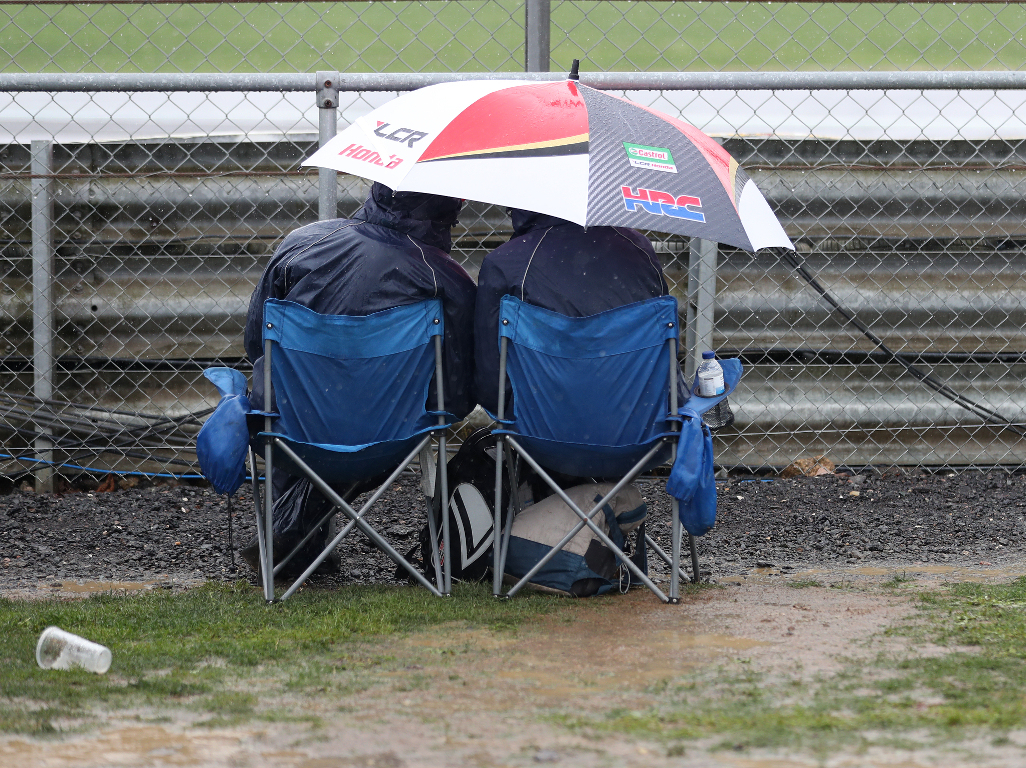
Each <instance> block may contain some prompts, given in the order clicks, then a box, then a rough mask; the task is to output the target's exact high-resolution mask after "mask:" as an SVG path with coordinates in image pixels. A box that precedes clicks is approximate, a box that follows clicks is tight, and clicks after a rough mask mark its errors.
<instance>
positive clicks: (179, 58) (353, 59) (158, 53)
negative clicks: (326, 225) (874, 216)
mask: <svg viewBox="0 0 1026 768" xmlns="http://www.w3.org/2000/svg"><path fill="white" fill-rule="evenodd" d="M551 16H552V29H551V49H552V69H553V71H554V72H565V71H567V69H568V68H569V66H570V62H571V60H572V59H575V58H577V59H580V60H581V68H582V71H594V70H600V71H601V70H607V69H609V70H620V71H633V70H657V71H662V70H669V71H680V70H685V71H687V70H690V71H718V70H724V69H725V70H740V71H746V70H755V71H759V70H763V69H769V70H834V69H841V70H864V69H869V70H904V69H927V70H931V69H971V70H974V69H997V70H1004V69H1013V70H1015V69H1021V68H1022V67H1023V66H1024V64H1026V56H1024V50H1023V45H1022V40H1023V33H1024V29H1026V9H1024V8H1023V7H1022V6H1020V5H1018V4H1015V3H1004V2H998V3H962V4H958V5H952V4H944V3H934V4H911V3H858V4H850V3H774V4H770V3H760V2H747V3H722V2H698V3H696V2H675V3H658V2H591V1H588V0H575V2H555V3H552V9H551ZM0 52H2V53H3V54H4V62H3V63H2V64H0V70H2V71H5V72H36V71H40V72H79V71H100V72H179V71H181V72H291V71H298V72H313V71H316V70H319V69H329V70H331V69H337V70H339V71H342V72H378V71H380V72H385V71H391V72H418V71H450V70H451V71H466V72H487V71H506V72H513V71H522V70H523V64H524V6H523V3H522V2H519V1H518V0H463V2H458V3H454V2H436V1H431V2H392V3H376V2H347V3H316V2H312V3H280V4H274V3H215V4H205V5H190V4H188V3H182V4H160V5H148V4H145V3H140V4H138V5H134V4H119V5H109V4H97V3H94V4H70V3H69V4H67V5H38V4H34V3H25V4H23V5H7V6H3V7H0Z"/></svg>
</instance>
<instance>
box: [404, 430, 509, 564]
mask: <svg viewBox="0 0 1026 768" xmlns="http://www.w3.org/2000/svg"><path fill="white" fill-rule="evenodd" d="M495 443H496V437H495V436H494V435H492V432H491V429H489V428H487V427H482V428H480V429H477V430H475V431H474V432H473V433H472V434H471V435H470V437H468V438H467V439H466V440H464V441H463V445H461V446H460V449H459V451H457V452H456V455H455V456H453V457H452V458H451V459H450V460H449V463H448V464H447V465H446V470H447V472H448V482H449V504H448V509H447V511H448V514H449V544H450V547H451V549H452V577H453V578H454V579H458V580H460V581H481V580H482V579H483V578H484V577H485V575H486V574H487V573H488V569H489V568H491V566H492V558H493V555H492V543H493V541H494V540H495V532H494V531H493V530H492V529H493V527H494V510H495ZM502 480H503V482H502V498H503V510H502V513H503V514H502V523H503V525H505V521H506V516H507V510H508V508H509V507H508V501H509V492H510V483H509V476H508V475H507V474H506V473H505V472H504V473H503V478H502ZM439 501H440V500H439V498H438V495H437V494H436V495H435V499H434V501H433V502H432V508H431V512H432V514H433V515H434V517H435V526H436V530H437V531H438V546H439V550H441V549H442V514H441V509H440V504H439ZM418 546H419V547H420V557H421V567H422V569H423V571H424V574H425V575H426V576H427V577H428V578H429V579H433V578H434V576H435V571H434V560H433V559H432V556H431V555H432V553H431V536H430V534H429V532H428V526H426V525H425V526H424V527H423V528H422V529H421V531H420V543H419V545H418ZM440 554H441V556H442V557H443V558H444V556H445V553H444V552H440ZM443 562H444V560H443Z"/></svg>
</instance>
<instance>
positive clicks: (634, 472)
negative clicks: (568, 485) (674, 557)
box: [506, 435, 670, 603]
mask: <svg viewBox="0 0 1026 768" xmlns="http://www.w3.org/2000/svg"><path fill="white" fill-rule="evenodd" d="M506 440H508V441H509V444H510V446H512V447H513V448H514V450H516V452H517V454H518V455H519V456H522V457H523V459H524V460H525V461H526V462H527V463H528V464H530V465H531V468H532V469H534V471H535V472H537V473H538V475H539V476H540V477H541V478H542V479H543V480H544V481H545V482H546V483H547V484H548V486H549V487H550V488H552V490H553V491H554V492H555V493H556V494H557V495H558V496H559V497H560V498H561V499H562V500H563V503H564V504H566V505H567V506H568V507H570V509H572V510H573V511H574V513H575V514H576V515H577V516H578V517H579V518H580V519H581V522H580V523H578V524H577V526H576V527H574V529H573V530H572V531H570V532H569V533H568V534H566V536H564V537H563V539H562V540H560V542H559V543H558V544H556V546H554V547H553V548H552V549H551V550H549V552H547V553H546V555H545V556H544V557H543V558H542V559H541V560H539V561H538V562H537V563H535V565H534V567H533V568H531V570H530V571H528V572H527V573H526V574H525V575H524V576H523V578H521V579H520V581H518V582H517V583H516V584H515V585H514V586H513V587H512V588H511V589H510V590H509V592H507V593H506V596H507V597H512V596H513V595H514V594H516V592H517V591H518V590H519V589H520V588H521V587H522V586H523V585H524V584H525V583H527V582H528V581H529V580H530V579H531V578H532V577H533V576H534V575H535V574H536V573H538V571H540V570H541V569H542V568H543V567H544V566H545V565H546V564H547V563H548V562H549V560H551V559H552V558H553V557H555V556H556V554H557V553H558V552H559V551H560V550H562V549H563V547H565V546H566V545H567V544H568V543H569V542H570V540H571V539H573V537H574V536H576V535H577V534H578V532H580V531H581V530H582V529H583V528H584V526H588V527H589V528H590V529H591V530H592V532H593V533H594V534H595V535H596V536H597V537H598V538H599V540H600V541H601V542H602V543H603V544H605V545H606V546H607V547H608V548H609V549H611V550H612V551H613V552H615V553H617V554H618V555H619V557H620V559H621V562H622V563H623V564H624V565H625V566H626V567H627V569H628V570H629V571H630V572H631V574H633V575H634V576H636V577H637V578H638V580H639V581H641V582H642V583H643V584H644V585H645V586H646V587H648V588H649V590H651V591H652V593H653V594H655V595H656V596H657V597H658V598H659V599H660V600H662V601H663V602H664V603H668V602H669V601H670V599H669V598H668V597H667V596H666V595H665V594H663V591H662V590H661V589H659V587H657V586H656V585H655V584H654V583H653V582H652V580H651V579H649V578H648V576H647V575H646V574H645V573H644V572H642V570H641V569H640V568H639V567H638V566H637V565H636V564H635V563H634V562H633V561H632V560H631V559H630V558H629V557H627V555H626V554H625V553H624V551H623V550H622V549H620V548H619V547H618V546H617V545H616V544H615V543H613V540H612V539H610V538H609V536H608V534H606V532H605V531H603V530H602V529H601V528H599V527H598V526H597V525H596V524H595V522H594V520H593V519H592V518H593V517H594V516H595V515H597V514H598V512H599V511H600V510H601V509H602V507H603V506H605V505H606V504H607V503H609V500H610V499H612V498H613V497H614V496H615V495H616V494H617V493H619V492H620V491H621V490H622V489H623V488H624V487H625V486H627V485H628V484H629V483H630V482H632V481H633V480H634V478H635V477H637V476H638V475H639V474H641V471H642V470H643V469H644V467H645V464H646V463H647V461H648V460H649V459H650V458H651V457H652V456H654V455H655V453H656V452H657V451H658V450H659V449H660V448H661V447H662V446H661V445H659V444H658V443H657V444H656V445H654V446H653V447H652V449H651V450H650V451H649V452H648V453H647V454H646V455H645V456H644V458H642V459H641V460H640V461H638V462H637V463H636V464H635V465H634V467H632V468H631V470H630V471H629V472H628V473H627V474H626V475H624V476H623V478H621V479H620V482H618V483H617V484H616V485H615V486H613V488H612V489H611V490H610V491H609V493H607V494H606V495H605V496H604V497H603V498H602V499H601V500H600V501H599V502H598V503H597V504H596V505H595V506H594V507H593V508H592V509H591V510H590V511H589V512H588V513H587V514H585V513H584V512H582V511H581V509H580V508H579V507H578V506H577V505H576V504H574V502H573V500H571V498H570V497H569V496H568V495H567V494H566V492H565V491H564V490H563V489H562V488H560V486H559V484H558V483H556V481H555V480H553V479H552V478H551V477H549V475H548V473H547V472H546V471H545V470H544V469H543V468H542V467H541V465H540V464H538V462H536V461H535V460H534V458H533V457H532V456H531V455H530V454H529V453H527V451H525V450H524V448H523V446H521V445H519V444H518V443H517V441H516V440H515V439H513V438H512V437H510V436H508V435H507V436H506Z"/></svg>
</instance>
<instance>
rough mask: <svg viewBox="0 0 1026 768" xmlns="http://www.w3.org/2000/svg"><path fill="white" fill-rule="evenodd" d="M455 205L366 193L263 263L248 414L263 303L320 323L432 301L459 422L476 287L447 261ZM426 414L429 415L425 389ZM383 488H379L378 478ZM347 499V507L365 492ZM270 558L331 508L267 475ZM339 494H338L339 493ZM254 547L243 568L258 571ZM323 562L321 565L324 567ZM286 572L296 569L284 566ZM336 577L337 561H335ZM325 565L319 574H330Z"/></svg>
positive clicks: (301, 483)
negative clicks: (287, 305)
mask: <svg viewBox="0 0 1026 768" xmlns="http://www.w3.org/2000/svg"><path fill="white" fill-rule="evenodd" d="M462 205H463V201H462V200H459V199H456V198H452V197H443V196H441V195H430V194H425V193H421V192H393V191H392V190H391V189H389V188H388V187H386V186H385V185H383V184H378V183H375V184H374V185H373V186H372V187H371V191H370V195H369V196H368V198H367V201H366V202H365V203H364V205H363V208H362V210H360V211H359V212H358V213H357V214H356V215H355V216H354V217H353V218H352V219H333V220H330V221H318V222H316V223H314V224H308V225H307V226H305V227H301V228H299V229H297V230H295V231H293V232H291V233H290V234H289V235H288V236H287V237H286V238H285V239H284V240H283V241H282V243H281V245H280V246H279V247H278V249H277V250H276V251H275V253H274V255H273V256H272V257H271V259H270V261H269V262H268V264H267V267H266V268H265V269H264V273H263V275H262V276H261V278H260V282H259V284H258V285H257V287H256V290H254V291H253V296H252V298H251V299H250V303H249V312H248V314H247V317H246V333H245V346H246V355H247V356H248V357H249V359H250V360H251V361H252V362H253V393H252V394H251V396H250V400H251V402H252V405H253V408H256V409H259V410H263V408H264V395H263V341H262V338H263V336H262V330H263V311H264V301H265V300H266V299H269V298H275V299H284V300H287V301H294V302H296V303H298V304H302V305H304V306H306V307H308V308H310V309H312V310H314V311H315V312H319V313H321V314H328V315H369V314H371V313H373V312H380V311H382V310H386V309H392V308H393V307H398V306H403V305H407V304H415V303H417V302H420V301H424V300H426V299H430V298H434V297H439V298H441V299H442V306H443V311H444V315H445V329H444V337H443V339H444V343H443V367H444V379H443V380H444V385H445V410H447V411H449V412H451V413H453V414H455V415H456V417H457V418H463V417H464V416H466V415H467V414H468V413H469V412H470V410H471V409H472V408H473V407H474V404H475V402H476V400H475V397H474V395H473V391H472V387H473V354H474V351H473V331H474V329H473V313H474V297H475V291H476V288H475V285H474V281H473V280H472V279H471V278H470V276H469V275H468V274H467V273H466V271H465V270H464V269H463V267H461V266H460V265H459V264H457V263H456V262H455V261H454V260H453V259H452V258H451V257H450V256H449V251H450V250H451V248H452V231H451V230H452V226H453V225H454V224H455V223H456V221H457V216H458V215H459V211H460V208H461V207H462ZM431 390H432V391H431V395H430V400H429V403H428V407H429V408H432V409H433V408H434V407H435V404H434V382H432V385H431ZM381 479H382V480H383V479H384V478H381ZM367 480H368V483H367V484H365V487H363V488H356V489H350V490H349V493H348V495H349V497H350V498H352V497H354V496H355V495H356V494H357V493H360V492H362V491H363V490H366V486H367V485H369V484H370V483H371V482H373V480H374V478H367ZM272 482H273V488H274V494H273V496H274V500H275V501H274V526H273V527H274V535H275V541H274V552H275V556H276V557H277V556H282V557H284V555H286V554H288V552H289V551H291V549H292V548H293V546H295V544H296V543H298V542H299V540H300V539H302V537H303V536H305V535H306V534H307V533H308V532H309V531H310V529H311V527H312V526H313V525H314V524H315V523H316V522H317V521H318V520H319V519H320V518H321V517H323V516H324V514H325V513H326V512H327V511H328V510H329V509H330V506H331V505H330V504H329V502H328V501H327V499H325V498H324V497H323V496H322V495H321V494H320V492H318V491H317V490H316V489H315V488H313V486H312V485H311V484H310V482H309V481H308V480H306V479H301V478H298V477H294V476H291V475H288V474H286V473H285V472H283V471H280V470H277V469H275V470H274V473H273V477H272ZM339 492H340V493H341V492H342V489H339ZM326 528H327V526H322V530H321V531H318V533H317V535H315V536H314V537H313V538H312V539H311V541H310V542H309V543H308V544H307V546H305V547H304V549H303V551H302V552H300V553H298V554H297V556H296V557H295V558H293V559H292V560H290V561H289V564H288V567H289V568H290V571H294V572H297V573H299V572H302V571H303V570H305V568H306V567H307V566H308V565H309V563H310V562H311V561H312V560H313V558H314V557H315V556H316V555H317V554H319V553H320V551H321V550H322V549H323V548H324V545H325V544H326V543H327V539H326V536H327V530H326ZM257 552H258V548H257V543H256V540H255V539H254V540H253V541H252V542H251V543H250V544H248V545H247V546H246V547H245V548H243V550H242V552H241V554H242V556H243V558H244V559H245V560H246V561H247V562H248V563H249V564H250V565H251V566H253V568H254V569H256V568H257V565H258V562H259V561H258V555H257ZM331 562H332V560H331V559H329V560H325V564H328V563H331ZM293 564H295V565H293ZM334 566H335V567H336V568H337V560H335V561H334ZM330 568H331V566H330V565H329V566H328V568H327V569H326V570H330Z"/></svg>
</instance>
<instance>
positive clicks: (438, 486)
mask: <svg viewBox="0 0 1026 768" xmlns="http://www.w3.org/2000/svg"><path fill="white" fill-rule="evenodd" d="M441 471H442V470H441V462H437V463H436V466H435V493H434V497H433V498H431V499H428V500H427V515H428V538H429V539H430V540H431V563H432V564H433V565H434V566H435V586H437V587H438V591H439V592H443V591H444V590H445V577H444V576H443V575H442V561H441V558H440V555H439V552H438V525H437V524H436V523H435V509H434V506H435V504H434V502H435V499H437V500H438V509H439V511H440V512H441V513H442V514H443V515H446V516H447V515H448V514H449V510H448V509H446V505H445V503H444V501H443V500H442V499H443V497H442V495H441V494H442V479H441ZM425 565H427V564H426V563H425Z"/></svg>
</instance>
